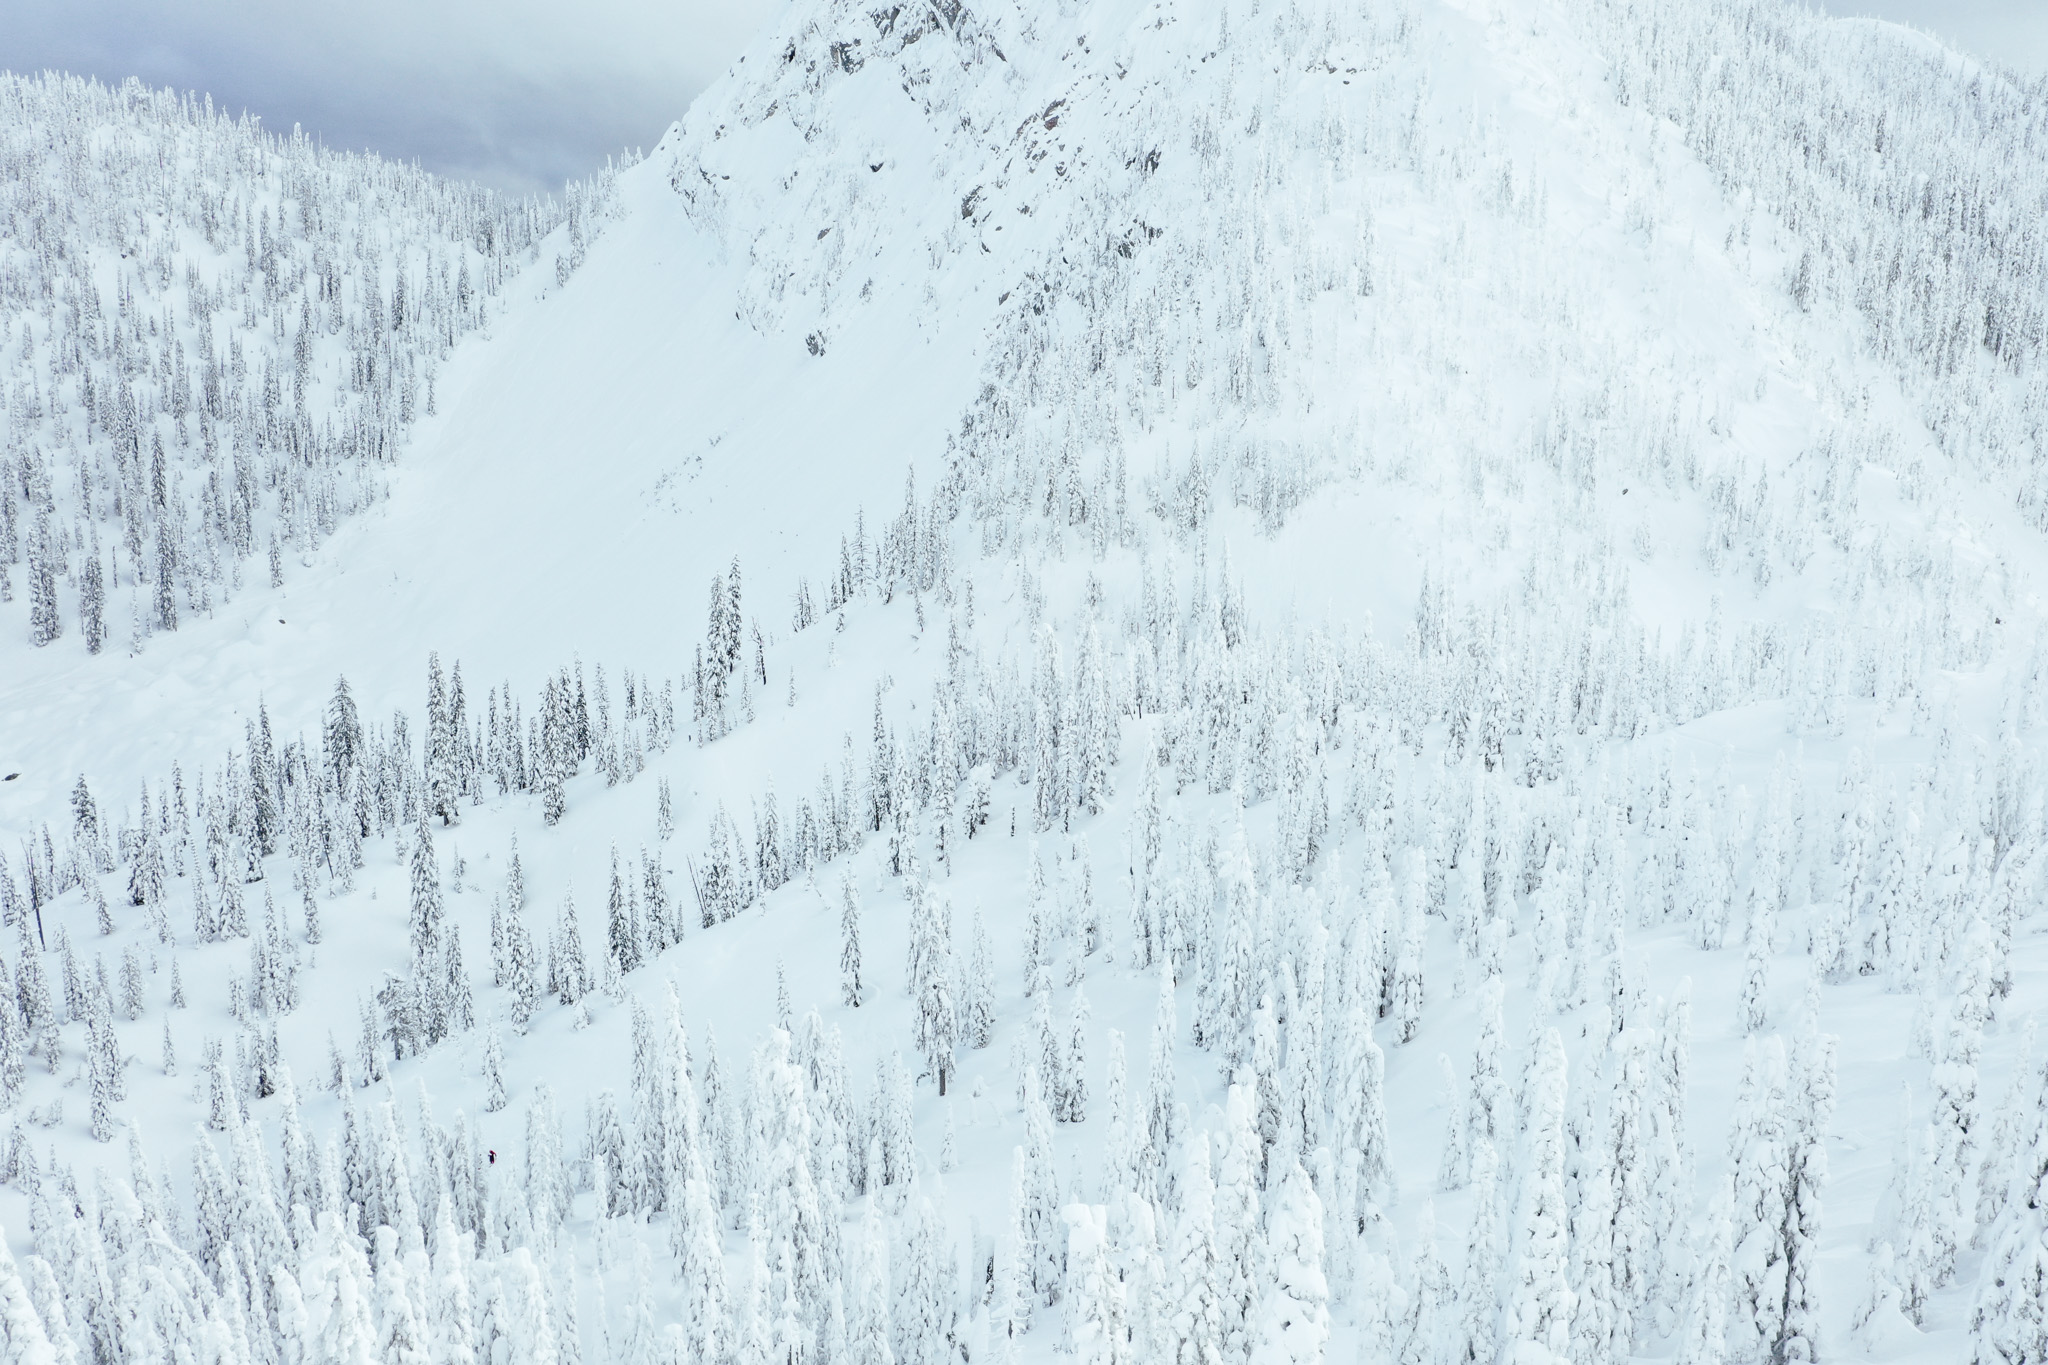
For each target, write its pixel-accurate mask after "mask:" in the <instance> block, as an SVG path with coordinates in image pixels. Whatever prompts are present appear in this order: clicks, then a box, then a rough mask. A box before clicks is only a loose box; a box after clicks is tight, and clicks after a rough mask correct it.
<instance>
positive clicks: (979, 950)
mask: <svg viewBox="0 0 2048 1365" xmlns="http://www.w3.org/2000/svg"><path fill="white" fill-rule="evenodd" d="M966 1028H967V1041H968V1044H969V1045H970V1046H972V1047H975V1048H984V1047H987V1046H988V1045H989V1044H990V1043H991V1042H993V1041H994V1040H995V1032H996V966H995V949H994V947H993V945H992V944H991V943H990V942H989V936H988V925H987V923H986V922H985V921H984V920H983V918H982V914H981V912H980V911H979V910H976V911H975V912H974V956H973V961H972V962H971V963H970V965H969V967H968V972H967V1020H966Z"/></svg>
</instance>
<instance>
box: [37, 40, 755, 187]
mask: <svg viewBox="0 0 2048 1365" xmlns="http://www.w3.org/2000/svg"><path fill="white" fill-rule="evenodd" d="M788 2H789V0H658V3H654V4H648V3H644V0H643V2H642V3H633V0H578V3H576V4H573V5H570V4H562V3H560V2H559V0H553V2H552V3H550V0H343V2H342V3H334V2H333V0H328V3H307V2H306V0H286V2H285V3H280V2H279V0H0V11H4V12H5V14H6V17H5V19H4V20H0V67H4V68H7V69H10V70H15V71H40V70H42V69H44V68H46V67H55V68H59V69H62V70H66V71H73V72H77V73H79V74H81V75H91V76H98V77H100V78H101V79H103V80H108V81H120V80H122V79H124V78H125V77H128V76H138V77H140V78H141V79H142V80H144V81H146V82H148V83H149V84H151V85H156V86H163V85H171V86H176V87H177V88H179V89H181V90H197V91H200V92H203V93H209V94H211V95H212V96H213V98H214V103H215V104H216V105H219V106H224V107H226V108H228V109H230V110H233V111H237V112H239V111H240V110H243V109H247V110H248V111H250V112H251V113H254V114H257V115H260V116H261V117H262V119H263V122H264V124H265V126H266V127H269V128H272V129H275V130H276V131H279V132H288V131H290V129H291V126H292V125H293V124H294V123H298V124H301V125H303V126H304V128H305V129H306V131H307V133H309V134H314V135H317V136H319V137H320V138H321V139H322V140H323V141H325V142H326V143H327V144H328V145H329V146H336V147H345V148H348V149H351V150H360V149H363V148H368V149H370V150H372V151H376V152H380V153H383V154H384V155H386V156H393V157H400V158H405V159H408V160H412V159H416V160H418V161H419V162H420V164H421V165H423V166H425V167H427V168H428V169H430V170H434V171H439V172H442V173H445V174H448V175H458V176H466V177H470V178H472V179H477V180H482V181H485V182H486V183H489V184H492V185H495V186H497V187H499V188H502V189H511V190H521V191H524V190H558V189H560V188H561V185H562V182H563V181H564V180H567V179H570V178H572V177H581V176H584V175H588V174H589V173H590V172H591V171H592V170H593V169H595V168H596V167H598V166H601V165H603V164H604V158H605V157H606V156H607V155H608V154H610V153H613V152H616V151H618V150H620V149H621V148H624V147H642V148H645V147H651V146H653V145H654V142H655V140H656V139H658V138H659V137H660V136H661V134H662V130H663V129H665V128H667V127H668V125H669V124H670V123H672V122H674V121H675V120H676V119H678V118H680V117H682V114H683V111H684V110H686V109H687V108H689V104H690V100H691V99H692V97H694V96H695V95H696V94H697V92H698V91H700V90H702V89H703V88H704V87H705V86H706V85H707V84H709V83H710V82H711V80H712V79H713V78H715V77H716V76H717V75H718V74H719V73H720V72H721V71H723V70H724V69H725V68H726V67H727V66H728V65H730V64H731V62H732V60H733V59H734V58H735V57H737V56H738V55H739V51H740V48H741V47H742V46H743V45H744V44H745V43H746V41H747V39H749V38H750V37H752V36H753V34H754V33H755V32H756V31H757V30H758V29H759V28H760V27H761V26H762V25H763V24H764V23H765V22H766V21H767V18H768V16H769V15H770V14H771V13H772V12H773V11H774V8H775V7H776V6H778V5H781V4H786V3H788Z"/></svg>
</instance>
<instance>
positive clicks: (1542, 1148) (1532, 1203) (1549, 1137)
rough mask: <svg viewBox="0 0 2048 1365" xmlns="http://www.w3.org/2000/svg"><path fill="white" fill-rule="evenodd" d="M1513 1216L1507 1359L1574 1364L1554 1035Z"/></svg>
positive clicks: (1525, 1364)
mask: <svg viewBox="0 0 2048 1365" xmlns="http://www.w3.org/2000/svg"><path fill="white" fill-rule="evenodd" d="M1530 1086H1531V1091H1532V1093H1531V1094H1530V1096H1529V1119H1528V1127H1527V1129H1526V1131H1525V1133H1524V1135H1523V1152H1522V1156H1521V1159H1520V1160H1519V1161H1518V1162H1517V1163H1516V1164H1517V1167H1518V1169H1519V1170H1520V1172H1521V1182H1522V1193H1521V1207H1520V1208H1519V1210H1518V1211H1517V1213H1516V1228H1515V1240H1514V1246H1515V1252H1514V1256H1515V1264H1514V1270H1513V1272H1512V1278H1511V1282H1510V1283H1509V1285H1508V1287H1507V1293H1506V1303H1505V1304H1504V1311H1503V1315H1502V1322H1501V1337H1502V1352H1503V1354H1502V1358H1503V1359H1504V1360H1510V1361H1513V1362H1515V1363H1516V1365H1537V1363H1538V1362H1548V1361H1561V1360H1568V1359H1570V1358H1571V1355H1570V1349H1571V1329H1572V1316H1573V1313H1574V1312H1575V1311H1576V1307H1577V1296H1576V1295H1575V1294H1574V1293H1573V1290H1572V1287H1571V1284H1570V1281H1569V1279H1568V1271H1569V1248H1568V1240H1569V1229H1568V1225H1567V1210H1566V1208H1565V1188H1564V1160H1565V1152H1564V1144H1565V1131H1564V1128H1565V1114H1564V1111H1565V1055H1564V1041H1563V1039H1562V1038H1560V1037H1559V1036H1558V1033H1557V1030H1556V1029H1546V1030H1544V1033H1543V1035H1542V1037H1540V1038H1539V1039H1538V1040H1537V1042H1536V1059H1535V1065H1534V1068H1533V1070H1532V1073H1531V1076H1530Z"/></svg>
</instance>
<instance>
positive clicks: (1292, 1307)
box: [1251, 1163, 1330, 1365]
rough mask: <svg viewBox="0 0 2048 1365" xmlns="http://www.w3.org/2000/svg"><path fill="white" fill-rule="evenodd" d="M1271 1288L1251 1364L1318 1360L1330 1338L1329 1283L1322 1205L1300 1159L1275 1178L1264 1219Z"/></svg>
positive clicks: (1296, 1363)
mask: <svg viewBox="0 0 2048 1365" xmlns="http://www.w3.org/2000/svg"><path fill="white" fill-rule="evenodd" d="M1267 1238H1268V1241H1269V1244H1270V1246H1271V1255H1272V1274H1273V1287H1272V1289H1270V1290H1269V1291H1268V1292H1267V1294H1266V1302H1265V1306H1264V1316H1263V1320H1262V1322H1261V1323H1260V1331H1259V1337H1258V1342H1257V1344H1256V1345H1255V1346H1254V1347H1253V1349H1252V1354H1251V1359H1252V1361H1253V1362H1254V1365H1311V1363H1312V1362H1320V1361H1321V1360H1322V1359H1323V1353H1324V1350H1325V1348H1326V1346H1327V1345H1328V1342H1329V1339H1330V1287H1329V1283H1328V1281H1327V1280H1326V1279H1325V1278H1324V1274H1323V1206H1322V1201H1321V1200H1319V1199H1318V1198H1316V1192H1315V1187H1314V1186H1313V1185H1311V1184H1310V1183H1309V1178H1308V1173H1307V1172H1305V1171H1304V1170H1302V1169H1301V1166H1300V1164H1299V1163H1295V1164H1294V1165H1292V1166H1291V1167H1290V1169H1289V1170H1288V1173H1287V1174H1286V1175H1285V1176H1283V1177H1282V1178H1281V1180H1280V1181H1279V1190H1278V1198H1277V1199H1276V1201H1275V1203H1274V1206H1273V1211H1272V1216H1271V1218H1270V1220H1269V1222H1268V1231H1267Z"/></svg>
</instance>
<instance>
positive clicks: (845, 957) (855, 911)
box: [839, 872, 863, 1009]
mask: <svg viewBox="0 0 2048 1365" xmlns="http://www.w3.org/2000/svg"><path fill="white" fill-rule="evenodd" d="M862 998H863V991H862V987H861V978H860V893H859V892H858V891H857V890H855V889H854V885H853V874H852V873H851V872H848V873H846V874H845V875H843V876H842V877H841V878H840V880H839V999H840V1002H841V1003H842V1004H844V1005H846V1006H847V1007H848V1008H850V1009H859V1008H860V1005H861V1000H862Z"/></svg>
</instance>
